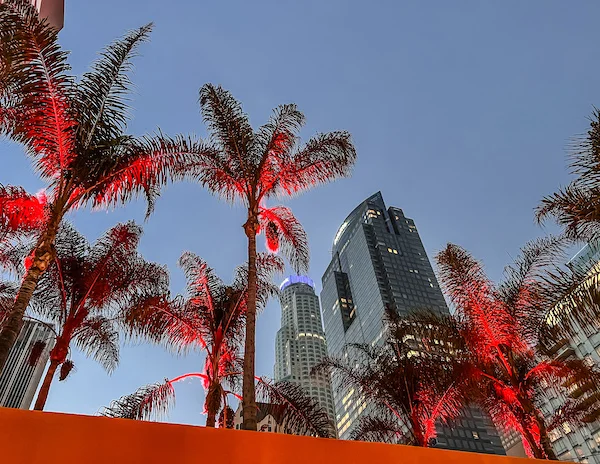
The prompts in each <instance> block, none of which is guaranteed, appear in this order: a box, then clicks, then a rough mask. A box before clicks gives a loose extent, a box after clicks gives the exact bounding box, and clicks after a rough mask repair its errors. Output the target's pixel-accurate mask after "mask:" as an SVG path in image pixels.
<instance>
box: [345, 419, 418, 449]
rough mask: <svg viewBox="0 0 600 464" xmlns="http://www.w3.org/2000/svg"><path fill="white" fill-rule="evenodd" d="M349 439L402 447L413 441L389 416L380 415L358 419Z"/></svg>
mask: <svg viewBox="0 0 600 464" xmlns="http://www.w3.org/2000/svg"><path fill="white" fill-rule="evenodd" d="M350 439H351V440H359V441H372V442H378V443H398V444H404V445H409V444H412V443H413V441H414V440H413V438H412V437H411V436H409V435H407V431H406V429H405V428H404V427H402V426H401V425H400V424H399V423H398V421H397V420H396V418H395V417H394V416H392V415H391V414H388V416H387V417H382V416H381V415H379V416H371V415H367V416H362V417H360V418H359V420H358V423H357V424H356V425H355V426H354V428H353V429H352V433H351V434H350Z"/></svg>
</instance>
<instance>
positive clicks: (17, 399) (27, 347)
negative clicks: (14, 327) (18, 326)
mask: <svg viewBox="0 0 600 464" xmlns="http://www.w3.org/2000/svg"><path fill="white" fill-rule="evenodd" d="M51 335H52V334H51V330H50V328H48V327H47V326H46V325H44V324H41V323H39V322H33V321H25V323H24V324H23V329H22V330H21V332H20V333H19V336H18V338H17V341H16V342H15V344H14V345H13V347H12V348H11V350H10V353H9V354H8V359H7V361H6V365H5V366H4V369H3V370H2V373H0V406H3V407H6V408H20V409H29V407H30V406H31V402H32V401H33V396H34V395H35V392H36V390H37V388H38V385H39V383H40V380H41V378H42V374H43V373H44V369H45V367H46V362H47V361H48V355H49V351H50V349H49V348H50V345H49V343H47V344H46V349H45V350H44V351H43V353H42V355H41V356H40V359H39V360H38V362H37V363H36V364H35V366H32V365H31V364H30V363H29V355H30V353H31V348H32V347H33V345H34V344H35V342H37V341H44V342H48V341H49V339H50V337H51Z"/></svg>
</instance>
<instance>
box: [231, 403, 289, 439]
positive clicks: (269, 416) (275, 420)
mask: <svg viewBox="0 0 600 464" xmlns="http://www.w3.org/2000/svg"><path fill="white" fill-rule="evenodd" d="M256 406H257V407H258V413H257V414H256V430H258V431H259V432H273V433H285V429H284V427H283V426H282V425H281V422H282V421H281V415H280V414H279V413H278V408H277V406H274V405H272V404H268V403H259V402H257V403H256ZM243 423H244V415H243V408H242V403H241V401H240V403H239V404H238V407H237V409H236V410H235V416H234V419H233V428H234V429H236V430H240V429H241V428H242V425H243Z"/></svg>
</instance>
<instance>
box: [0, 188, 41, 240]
mask: <svg viewBox="0 0 600 464" xmlns="http://www.w3.org/2000/svg"><path fill="white" fill-rule="evenodd" d="M46 204H47V200H46V197H45V195H43V194H40V195H30V194H29V193H27V192H26V191H25V190H24V189H23V188H21V187H15V186H10V185H7V186H4V185H1V184H0V242H2V241H4V240H6V239H8V238H12V237H15V236H17V235H22V234H27V233H31V232H35V231H39V230H40V229H41V228H42V225H43V224H44V221H45V219H46V215H47V214H46V213H47V211H46Z"/></svg>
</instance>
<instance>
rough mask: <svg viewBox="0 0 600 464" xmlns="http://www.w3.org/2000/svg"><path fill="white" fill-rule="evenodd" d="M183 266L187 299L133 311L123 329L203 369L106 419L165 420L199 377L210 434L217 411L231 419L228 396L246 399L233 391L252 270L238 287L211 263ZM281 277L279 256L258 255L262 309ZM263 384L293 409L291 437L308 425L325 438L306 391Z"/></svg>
mask: <svg viewBox="0 0 600 464" xmlns="http://www.w3.org/2000/svg"><path fill="white" fill-rule="evenodd" d="M179 265H180V266H181V268H182V269H183V271H184V273H185V276H186V280H187V292H186V293H187V294H186V295H185V296H184V297H182V296H179V297H177V298H175V299H174V300H173V301H171V302H168V303H167V304H162V305H149V306H147V307H135V308H132V310H131V312H129V313H128V314H127V316H126V323H127V325H128V326H129V327H130V328H131V331H132V332H133V333H136V334H138V335H142V336H144V337H146V338H148V339H150V340H152V341H154V342H156V343H159V344H163V345H165V346H166V347H167V348H169V349H171V350H173V351H175V352H176V353H187V352H189V351H191V350H199V351H201V352H204V354H205V361H204V369H203V371H202V372H194V373H188V374H184V375H180V376H178V377H176V378H174V379H170V380H169V379H166V380H165V381H164V382H163V383H157V384H153V385H147V386H144V387H141V388H140V389H138V390H137V391H136V392H135V393H133V394H131V395H126V396H124V397H123V398H121V399H119V400H117V401H115V402H113V404H112V405H111V406H110V407H109V408H106V409H105V410H104V412H103V414H104V415H108V416H111V417H122V418H130V419H150V418H152V417H160V416H162V415H164V414H165V413H166V412H167V411H168V410H169V408H170V407H171V406H172V405H173V401H174V395H175V390H174V385H175V384H176V383H177V382H180V381H182V380H185V379H189V378H199V379H201V380H202V382H203V386H204V389H205V392H206V399H205V404H204V409H205V412H206V414H207V419H206V426H207V427H215V425H216V421H217V417H218V415H219V411H220V413H221V414H222V415H227V414H229V413H230V412H229V411H230V410H231V408H230V407H229V403H228V397H229V396H234V397H237V398H238V399H241V396H240V395H239V394H238V393H236V391H237V390H238V387H239V381H240V379H241V378H242V368H241V364H242V362H241V356H240V349H241V344H242V341H243V336H244V330H243V329H244V323H245V317H246V311H247V302H248V284H247V282H248V267H247V266H240V267H239V268H238V269H237V270H236V275H235V278H234V280H233V283H232V284H231V285H225V284H224V283H223V281H222V280H221V279H220V278H219V277H218V276H217V275H216V274H215V273H214V271H213V270H212V269H211V268H210V267H209V266H208V264H207V263H206V262H205V261H204V260H202V259H201V258H200V257H198V256H197V255H195V254H193V253H190V252H186V253H184V254H183V255H182V256H181V258H180V260H179ZM283 271H284V264H283V262H282V261H281V260H280V259H279V258H278V257H277V256H274V255H270V254H266V253H259V254H258V255H257V276H258V279H257V303H258V307H259V309H260V308H263V307H264V306H265V305H266V303H267V301H268V299H269V297H271V296H272V295H275V294H277V291H278V290H277V287H275V286H274V285H273V284H272V283H271V280H272V276H273V274H274V273H275V272H283ZM258 381H259V385H260V386H261V389H262V390H263V393H264V396H266V397H269V398H270V399H271V400H272V401H273V403H274V405H282V404H284V405H288V408H289V409H290V411H289V414H288V417H287V422H288V424H287V425H288V426H290V427H292V425H293V428H294V430H298V427H299V426H300V425H301V424H304V425H306V423H309V424H312V426H311V427H313V428H310V430H311V431H312V432H314V433H317V434H320V435H322V433H324V432H323V430H324V429H321V428H320V427H321V426H320V425H319V424H322V423H323V421H325V419H326V418H327V416H326V413H325V416H323V415H322V411H321V410H320V409H318V408H317V407H316V404H314V402H311V401H310V400H307V398H305V397H304V396H303V395H302V392H301V391H299V390H298V389H296V388H295V387H294V386H293V385H292V386H289V385H287V384H285V385H283V384H281V385H276V386H274V385H272V384H271V383H269V382H268V381H266V380H264V379H258ZM292 405H293V406H294V407H293V408H292V407H291V406H292ZM303 408H304V409H303ZM304 410H306V411H305V412H306V414H309V419H310V420H307V421H306V423H305V422H303V421H304V419H302V418H301V417H299V416H300V414H299V413H298V412H296V413H294V411H304ZM232 418H233V416H231V418H226V419H225V421H226V422H227V421H229V420H232ZM323 436H324V435H323Z"/></svg>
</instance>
